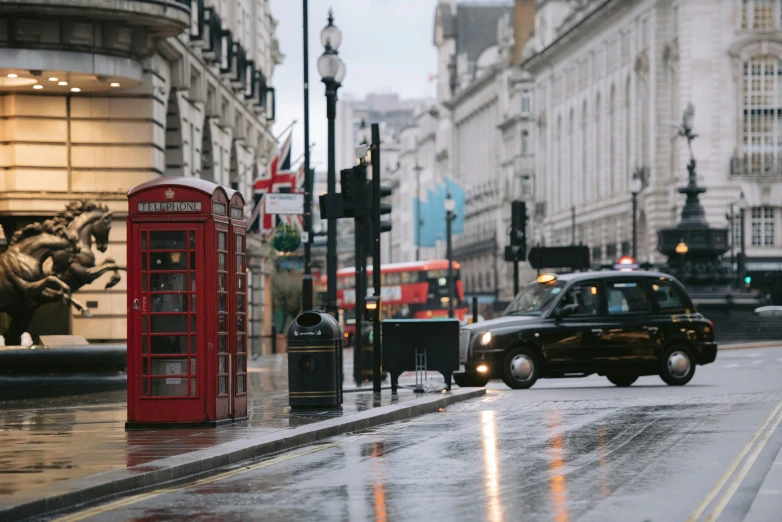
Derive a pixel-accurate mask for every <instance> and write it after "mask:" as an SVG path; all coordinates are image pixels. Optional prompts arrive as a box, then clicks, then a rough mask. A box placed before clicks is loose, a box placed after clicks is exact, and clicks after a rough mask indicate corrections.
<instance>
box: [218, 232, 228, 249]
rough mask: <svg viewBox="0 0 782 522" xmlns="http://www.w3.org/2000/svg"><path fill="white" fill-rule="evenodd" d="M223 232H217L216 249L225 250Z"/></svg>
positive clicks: (224, 234)
mask: <svg viewBox="0 0 782 522" xmlns="http://www.w3.org/2000/svg"><path fill="white" fill-rule="evenodd" d="M225 236H226V233H225V232H217V250H226V248H225Z"/></svg>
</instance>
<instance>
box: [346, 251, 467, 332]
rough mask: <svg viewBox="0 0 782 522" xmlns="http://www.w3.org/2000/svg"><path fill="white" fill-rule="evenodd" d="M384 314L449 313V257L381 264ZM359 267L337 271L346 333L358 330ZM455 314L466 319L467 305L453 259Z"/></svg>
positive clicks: (369, 281)
mask: <svg viewBox="0 0 782 522" xmlns="http://www.w3.org/2000/svg"><path fill="white" fill-rule="evenodd" d="M380 273H381V275H380V282H381V285H382V290H381V299H382V300H381V304H382V317H383V318H384V319H430V318H434V317H448V260H446V259H435V260H431V261H415V262H412V263H394V264H390V265H381V266H380ZM355 275H356V269H355V268H343V269H341V270H338V271H337V304H338V305H339V308H340V310H342V316H343V321H344V328H345V333H346V334H349V335H350V336H351V337H352V336H353V333H355V331H356V319H355V317H356V315H355V308H356V290H355V281H356V277H355ZM453 276H454V280H455V283H456V284H455V289H456V291H455V295H454V299H455V301H456V302H455V303H454V309H455V315H456V317H457V318H458V319H459V320H460V321H462V322H464V320H465V317H466V316H467V307H466V306H465V304H464V287H463V286H462V281H461V277H460V266H459V263H457V262H454V263H453ZM367 288H368V294H369V295H371V294H372V267H371V266H370V267H368V268H367Z"/></svg>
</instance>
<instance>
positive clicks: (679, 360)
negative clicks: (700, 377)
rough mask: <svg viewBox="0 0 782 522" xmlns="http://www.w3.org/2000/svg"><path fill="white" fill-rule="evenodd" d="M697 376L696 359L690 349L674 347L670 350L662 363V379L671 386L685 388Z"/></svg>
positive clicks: (679, 346) (666, 352) (664, 355)
mask: <svg viewBox="0 0 782 522" xmlns="http://www.w3.org/2000/svg"><path fill="white" fill-rule="evenodd" d="M693 375H695V357H693V355H692V351H690V349H689V348H687V347H686V346H682V345H674V346H671V347H670V348H668V349H667V350H666V351H665V353H664V354H663V356H662V359H661V361H660V378H661V379H662V380H663V381H665V383H666V384H668V385H670V386H683V385H685V384H687V383H688V382H690V380H691V379H692V377H693Z"/></svg>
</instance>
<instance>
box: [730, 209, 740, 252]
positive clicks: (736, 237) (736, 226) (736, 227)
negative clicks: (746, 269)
mask: <svg viewBox="0 0 782 522" xmlns="http://www.w3.org/2000/svg"><path fill="white" fill-rule="evenodd" d="M732 236H733V237H732V238H731V239H732V241H733V246H734V247H737V248H740V247H741V214H740V213H736V214H734V215H733V234H732Z"/></svg>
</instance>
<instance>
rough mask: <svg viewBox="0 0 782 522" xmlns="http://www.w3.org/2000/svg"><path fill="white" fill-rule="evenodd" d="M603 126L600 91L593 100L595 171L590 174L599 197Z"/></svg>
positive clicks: (596, 194)
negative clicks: (601, 121)
mask: <svg viewBox="0 0 782 522" xmlns="http://www.w3.org/2000/svg"><path fill="white" fill-rule="evenodd" d="M602 131H603V128H602V127H601V125H600V93H598V94H597V100H596V101H595V173H594V175H593V176H592V181H593V182H594V188H593V192H592V193H593V194H595V196H597V197H599V196H600V195H601V190H600V183H599V180H600V156H601V154H600V146H601V140H600V136H601V134H602Z"/></svg>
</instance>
